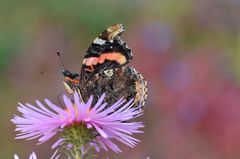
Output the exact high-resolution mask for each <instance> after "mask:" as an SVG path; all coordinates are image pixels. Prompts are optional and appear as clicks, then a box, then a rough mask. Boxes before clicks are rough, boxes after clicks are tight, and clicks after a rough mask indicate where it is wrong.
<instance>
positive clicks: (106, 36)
mask: <svg viewBox="0 0 240 159" xmlns="http://www.w3.org/2000/svg"><path fill="white" fill-rule="evenodd" d="M123 32H124V28H123V25H122V24H115V25H112V26H110V27H108V28H107V29H106V30H104V31H103V32H102V33H101V34H100V35H99V36H98V37H97V38H96V39H95V40H94V41H93V42H92V44H91V46H90V47H89V48H88V50H87V53H86V55H85V57H84V60H83V64H82V68H81V73H80V81H81V82H82V83H86V81H87V80H89V78H91V77H92V76H94V75H95V74H97V73H99V72H101V71H104V70H107V69H113V68H117V67H120V66H123V65H125V64H127V63H128V62H129V61H130V60H131V59H132V52H131V49H130V48H128V46H127V44H126V43H125V42H123V41H122V40H121V39H120V35H121V34H122V33H123Z"/></svg>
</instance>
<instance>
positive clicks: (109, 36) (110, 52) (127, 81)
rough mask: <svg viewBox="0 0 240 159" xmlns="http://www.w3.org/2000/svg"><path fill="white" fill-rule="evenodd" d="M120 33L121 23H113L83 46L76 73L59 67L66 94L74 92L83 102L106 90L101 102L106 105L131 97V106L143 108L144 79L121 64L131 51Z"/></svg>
mask: <svg viewBox="0 0 240 159" xmlns="http://www.w3.org/2000/svg"><path fill="white" fill-rule="evenodd" d="M123 32H124V27H123V25H122V24H114V25H111V26H109V27H108V28H107V29H105V30H104V31H103V32H102V33H101V34H100V35H99V36H98V37H97V38H95V39H94V40H93V42H92V44H91V45H90V46H89V48H88V49H87V52H86V54H85V56H84V59H83V63H82V67H81V71H80V73H79V74H78V73H73V72H70V71H69V70H66V69H63V71H62V73H63V75H64V77H65V80H64V81H63V84H64V87H65V89H66V90H67V92H68V93H70V94H72V93H73V92H74V91H77V92H78V93H79V95H80V96H81V97H82V100H83V101H87V100H88V98H89V97H90V96H91V95H93V97H94V101H93V103H96V102H97V99H98V98H99V97H100V96H101V95H102V94H103V93H106V98H105V99H104V101H105V102H107V103H108V104H109V105H111V104H113V103H115V102H117V101H118V100H119V99H120V98H122V97H123V98H124V99H126V100H130V99H134V105H133V106H134V107H139V109H141V108H143V107H144V105H145V103H146V99H147V82H146V80H145V79H144V77H143V76H142V75H141V74H140V73H139V72H137V71H136V69H135V68H133V67H127V66H125V65H126V64H128V63H129V62H130V61H131V60H132V57H133V54H132V51H131V49H130V48H129V47H128V46H127V44H126V43H125V42H124V41H122V40H121V38H120V36H121V34H122V33H123Z"/></svg>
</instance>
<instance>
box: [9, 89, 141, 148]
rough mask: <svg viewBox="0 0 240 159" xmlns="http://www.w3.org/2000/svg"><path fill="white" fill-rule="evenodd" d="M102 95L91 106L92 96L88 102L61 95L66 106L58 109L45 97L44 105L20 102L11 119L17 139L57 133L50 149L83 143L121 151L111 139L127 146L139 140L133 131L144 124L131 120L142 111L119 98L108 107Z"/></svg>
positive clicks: (49, 135)
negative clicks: (15, 113)
mask: <svg viewBox="0 0 240 159" xmlns="http://www.w3.org/2000/svg"><path fill="white" fill-rule="evenodd" d="M104 98H105V95H104V94H103V95H102V96H101V97H100V98H99V100H98V102H97V103H96V104H95V105H94V106H93V105H92V101H93V97H92V96H91V97H90V98H89V100H88V102H86V103H84V102H81V101H80V98H79V95H78V94H77V93H74V100H71V99H70V98H69V97H67V96H66V95H63V101H64V104H65V108H61V107H59V106H57V105H55V104H53V103H52V102H50V101H49V100H48V99H45V103H46V104H47V106H45V105H43V104H42V103H41V102H39V101H38V100H37V101H36V104H37V105H36V106H34V105H31V104H28V103H26V104H21V103H19V106H18V108H17V109H18V111H19V112H21V113H22V115H21V116H18V115H15V116H14V118H13V119H12V120H11V121H12V122H13V123H14V124H15V125H16V129H15V130H16V131H19V133H18V134H17V136H16V139H27V140H31V139H35V138H38V141H39V142H38V143H39V144H41V143H43V142H45V141H47V140H49V139H50V138H52V137H53V136H55V135H56V134H59V135H60V139H59V140H57V141H56V142H55V143H54V144H53V146H52V148H55V147H56V146H59V145H62V144H67V145H71V144H72V145H79V146H81V145H82V146H84V145H86V144H88V145H90V146H93V147H94V148H95V149H96V150H97V151H99V148H100V147H101V148H103V149H104V150H106V151H107V150H108V148H110V149H111V150H113V151H115V152H121V150H120V149H119V147H118V146H117V145H116V144H115V143H113V142H112V139H115V140H118V141H120V142H122V143H124V144H126V145H128V146H130V147H134V146H135V145H136V144H137V142H139V140H137V139H136V138H134V137H132V136H131V135H132V134H133V133H142V131H140V130H138V129H139V128H142V127H143V124H142V123H141V122H131V121H130V120H131V119H133V118H135V117H138V116H140V115H142V111H141V110H138V109H137V108H134V107H131V106H132V104H133V100H130V101H128V102H126V101H125V100H124V99H120V100H119V101H117V102H116V103H115V104H113V105H111V106H110V107H106V106H107V103H103V100H104Z"/></svg>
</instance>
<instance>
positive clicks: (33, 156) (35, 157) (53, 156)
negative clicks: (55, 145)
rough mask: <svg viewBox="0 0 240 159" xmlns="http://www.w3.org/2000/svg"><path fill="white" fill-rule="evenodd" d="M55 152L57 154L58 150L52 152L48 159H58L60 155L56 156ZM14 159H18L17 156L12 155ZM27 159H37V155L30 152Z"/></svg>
mask: <svg viewBox="0 0 240 159" xmlns="http://www.w3.org/2000/svg"><path fill="white" fill-rule="evenodd" d="M57 152H58V150H56V151H55V152H54V154H53V155H52V157H51V158H50V159H58V158H59V157H60V155H57ZM14 159H19V157H18V155H17V154H14ZM28 159H37V155H36V154H35V152H32V153H31V155H30V156H29V158H28Z"/></svg>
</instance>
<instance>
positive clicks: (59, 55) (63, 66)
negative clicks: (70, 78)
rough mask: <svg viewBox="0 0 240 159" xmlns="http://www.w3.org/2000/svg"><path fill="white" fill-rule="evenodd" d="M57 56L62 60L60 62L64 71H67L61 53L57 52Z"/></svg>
mask: <svg viewBox="0 0 240 159" xmlns="http://www.w3.org/2000/svg"><path fill="white" fill-rule="evenodd" d="M57 55H58V57H59V60H60V62H61V65H62V68H63V69H64V70H66V68H65V65H64V64H63V60H62V58H61V54H60V52H59V51H57Z"/></svg>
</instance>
